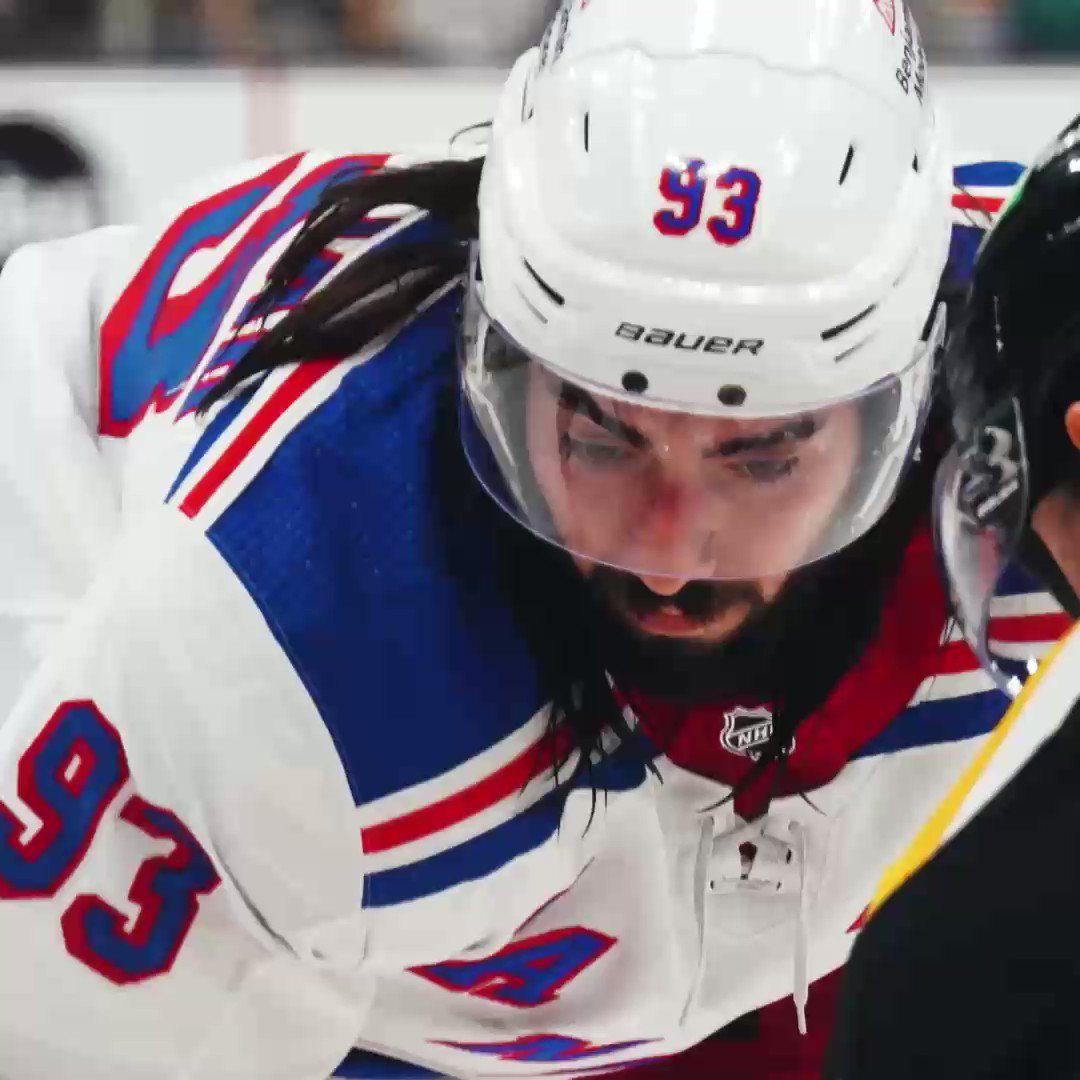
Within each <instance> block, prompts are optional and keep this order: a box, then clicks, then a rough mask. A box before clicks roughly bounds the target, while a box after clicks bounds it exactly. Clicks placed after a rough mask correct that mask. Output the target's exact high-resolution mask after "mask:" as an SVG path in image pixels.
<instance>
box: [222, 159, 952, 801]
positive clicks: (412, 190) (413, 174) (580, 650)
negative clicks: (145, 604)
mask: <svg viewBox="0 0 1080 1080" xmlns="http://www.w3.org/2000/svg"><path fill="white" fill-rule="evenodd" d="M482 168H483V159H482V158H477V159H473V160H468V161H455V160H448V161H438V162H434V163H429V164H421V165H415V166H411V167H405V168H400V169H387V170H383V171H379V172H375V173H370V174H366V175H363V176H360V177H354V178H349V179H345V180H343V181H341V182H338V183H336V184H334V185H332V186H330V187H328V188H327V190H326V191H325V193H324V194H323V196H322V198H321V200H320V202H319V203H318V205H317V206H316V208H315V209H314V211H313V212H312V213H311V214H310V216H309V217H308V219H307V221H306V223H305V224H304V225H303V227H302V228H301V230H300V231H299V232H298V234H297V235H296V237H295V238H294V239H293V241H292V243H291V244H290V245H289V247H288V248H287V249H286V251H285V252H284V254H283V255H282V256H281V258H280V259H279V260H278V262H277V263H276V264H275V266H274V267H273V269H272V270H271V272H270V274H269V276H268V280H267V283H266V286H265V288H264V290H263V292H262V294H261V295H260V297H259V299H258V301H257V307H256V317H257V316H258V314H259V313H261V314H263V315H266V314H269V313H270V312H271V311H273V310H274V309H275V307H276V306H277V304H278V303H279V302H280V300H281V298H282V297H284V296H285V295H286V293H287V292H288V291H289V287H290V285H291V284H292V283H293V282H295V281H296V280H297V279H298V278H300V277H301V275H302V274H303V273H304V271H305V269H306V267H307V266H308V264H309V263H310V261H311V260H312V259H314V258H316V257H318V256H319V255H320V253H321V252H322V251H323V249H324V248H326V246H327V245H328V244H330V243H331V242H333V241H334V240H337V239H339V238H340V237H342V236H344V235H347V234H348V232H349V230H350V229H351V228H355V227H356V225H357V224H358V223H359V222H360V221H361V220H362V219H363V218H364V217H365V216H366V215H368V214H370V213H371V212H372V211H374V210H379V209H382V208H384V207H389V206H411V207H415V208H416V209H418V210H420V211H426V213H427V215H428V219H429V221H430V223H431V225H432V226H434V229H433V231H432V233H431V234H430V235H427V236H426V237H425V238H424V239H423V240H417V241H412V242H408V241H406V242H400V243H396V244H384V245H379V244H377V245H374V246H372V247H371V248H369V249H368V250H366V251H365V252H363V253H362V254H361V255H360V256H359V257H357V258H356V259H355V261H353V262H352V263H351V264H350V265H349V266H348V267H347V268H346V269H344V270H343V271H342V272H341V273H340V274H339V275H338V276H337V277H335V278H334V279H332V280H331V281H330V283H329V284H327V285H326V286H325V287H324V288H323V289H321V290H320V291H318V292H316V293H314V294H313V295H311V296H309V297H308V298H307V299H306V300H305V301H303V302H302V303H301V304H299V305H298V306H296V307H294V308H293V309H292V310H291V311H289V313H288V314H287V315H286V316H285V317H284V318H282V319H281V321H280V322H278V323H276V324H275V325H274V326H273V327H272V328H271V329H269V330H267V331H266V332H265V333H264V334H263V335H262V336H261V337H259V338H258V339H257V340H256V341H255V343H254V344H253V345H252V347H251V348H250V349H249V350H248V351H247V353H246V354H245V355H244V356H243V357H242V358H241V359H240V361H239V362H238V363H237V364H236V365H235V366H234V367H233V368H232V370H231V371H229V373H228V374H227V375H226V377H225V378H223V379H222V380H221V382H220V383H218V384H217V386H216V387H215V388H214V389H213V390H212V391H211V393H210V394H209V395H208V396H207V397H206V398H205V400H204V402H203V405H202V409H203V410H208V409H211V408H213V407H214V406H215V405H216V404H217V403H218V402H220V401H221V400H222V399H224V398H225V397H227V396H228V395H230V394H231V393H232V392H233V391H235V390H236V389H237V388H238V387H239V386H240V385H241V384H244V383H246V382H248V381H249V380H251V379H254V378H256V377H258V376H260V375H261V374H263V373H266V372H269V371H271V370H273V369H275V368H278V367H281V366H283V365H287V364H294V363H302V362H304V361H306V360H312V359H319V360H325V359H330V358H335V357H340V358H344V357H347V356H350V355H352V354H354V353H356V352H358V351H360V350H361V349H363V348H364V347H365V346H367V345H369V344H370V343H371V342H372V341H373V340H374V339H376V338H377V337H379V336H380V335H382V334H383V333H385V332H387V331H388V330H390V329H392V328H393V326H395V325H396V324H398V323H399V322H400V321H402V320H403V319H405V318H407V317H408V316H409V315H410V314H411V313H413V312H414V310H415V309H416V307H417V305H418V304H419V303H420V302H421V301H423V300H424V299H425V298H426V297H428V296H429V295H431V294H432V293H433V292H434V291H436V290H438V289H440V288H442V287H444V286H446V285H448V284H450V283H451V282H453V281H454V280H455V279H456V278H459V277H461V276H462V275H464V274H465V272H466V270H467V262H468V257H469V246H470V244H471V243H472V242H473V241H474V240H475V239H476V237H477V232H478V209H477V201H478V191H479V184H480V176H481V171H482ZM448 362H449V361H448ZM447 385H448V387H450V390H451V392H449V393H448V394H447V400H446V402H445V408H444V410H443V416H444V419H445V423H444V425H443V426H444V428H445V432H444V433H443V438H442V439H441V440H440V445H441V449H442V452H443V453H444V454H445V453H447V451H448V452H449V454H450V455H451V458H447V461H448V463H449V464H448V466H447V467H452V468H454V469H455V470H456V482H455V484H454V485H453V490H454V491H455V495H454V499H453V502H454V505H453V507H447V508H445V512H452V513H455V514H468V515H475V516H483V517H484V518H486V522H487V527H490V528H491V529H494V530H498V532H499V545H498V547H499V550H500V551H501V552H502V555H501V557H500V559H499V560H498V565H497V566H496V567H494V568H493V572H494V573H496V574H499V575H500V585H501V587H502V588H503V589H504V591H505V595H506V596H507V599H508V602H509V603H510V604H511V605H512V608H513V610H514V611H515V613H516V616H517V619H518V622H519V624H520V625H521V627H522V630H523V633H524V634H525V635H526V638H527V640H528V642H529V645H530V647H531V649H532V651H533V654H534V656H535V658H536V662H537V665H538V670H539V672H540V676H541V682H542V686H543V688H544V690H545V691H546V693H547V694H548V696H549V698H550V700H551V701H552V702H553V708H552V711H551V724H552V731H554V729H555V727H556V726H557V725H559V724H564V723H565V724H566V725H567V726H568V728H569V730H570V731H571V732H572V734H573V737H574V741H575V743H576V745H577V746H578V747H579V748H580V749H581V751H582V754H581V762H582V765H581V767H582V768H585V769H589V770H591V768H592V764H591V763H592V761H593V760H596V759H600V758H602V757H603V755H604V751H603V747H602V737H603V735H604V733H605V731H606V730H612V731H614V732H615V734H616V735H618V736H619V737H620V740H621V742H622V743H624V744H625V743H629V744H630V745H631V746H633V745H637V746H639V747H640V746H642V743H641V741H640V737H639V736H638V735H637V733H636V730H635V729H632V728H631V726H630V725H628V724H627V722H626V721H625V719H624V717H623V713H622V710H621V709H620V707H619V706H618V704H617V703H616V701H615V698H614V696H613V694H612V691H611V688H610V684H609V680H608V674H607V673H608V672H609V671H612V670H615V671H616V674H617V668H618V663H617V658H613V657H612V655H611V654H610V652H609V650H608V649H607V648H605V640H606V638H607V637H608V636H610V635H609V632H611V631H613V630H614V627H613V626H612V625H611V623H610V621H609V622H607V623H605V621H604V617H603V615H598V611H597V606H598V605H597V604H596V602H595V600H594V598H593V596H592V595H591V592H590V590H589V589H588V587H586V586H585V585H584V584H583V583H582V581H581V578H580V576H579V575H578V573H577V571H576V570H575V568H574V567H573V565H572V563H571V562H570V560H569V558H568V557H566V556H565V555H564V554H563V553H562V552H560V551H558V550H557V549H555V548H552V547H551V546H549V545H547V544H545V543H544V542H542V541H540V540H537V539H536V538H534V537H533V536H532V535H530V534H529V533H528V532H526V530H524V529H522V528H520V527H519V526H517V525H516V524H514V523H512V522H511V521H510V520H509V518H508V517H507V516H506V515H504V514H503V513H502V512H501V511H498V510H497V509H496V508H495V507H494V504H493V503H492V502H491V500H489V499H488V498H487V496H486V495H485V494H484V493H483V492H482V491H481V490H480V487H479V484H478V483H477V482H476V481H475V480H473V479H472V476H471V473H469V470H468V468H467V466H465V464H464V462H463V460H462V459H463V454H462V453H461V451H460V449H452V448H449V441H450V440H454V441H455V442H456V441H457V402H456V394H455V393H454V392H453V378H452V374H451V377H450V378H449V379H448V381H447ZM934 427H935V425H934V424H933V423H932V424H931V431H930V433H929V435H928V437H927V438H926V439H924V445H923V452H922V456H921V460H919V461H917V462H916V464H915V465H914V466H913V469H912V472H911V473H910V474H909V475H908V477H907V479H906V481H905V483H904V484H903V485H902V486H901V489H900V492H899V494H898V497H897V499H896V501H895V502H894V504H893V505H892V507H891V508H890V509H889V511H888V512H887V513H886V514H885V515H884V517H883V518H882V519H881V521H879V522H878V524H877V525H876V526H875V527H874V528H872V529H871V530H870V531H869V532H868V533H867V534H866V535H865V536H863V537H862V538H861V539H860V540H858V541H857V542H856V543H854V544H852V545H850V546H849V547H848V548H847V549H846V550H844V551H843V552H841V553H840V554H838V555H836V556H834V557H832V558H830V559H828V560H825V561H823V562H822V563H820V564H818V565H816V566H814V567H812V568H809V569H807V570H804V571H801V572H799V573H797V574H795V575H793V577H792V579H791V580H790V581H789V582H788V584H787V586H786V587H785V589H784V591H783V594H782V596H781V597H780V599H779V600H778V601H777V602H776V603H775V604H773V605H772V606H771V607H770V610H769V611H768V613H767V614H766V615H765V616H764V617H763V618H761V619H759V620H757V624H756V625H755V626H754V627H753V628H752V629H751V630H750V631H748V632H747V633H743V634H740V635H738V637H737V639H736V640H735V641H734V642H732V643H731V645H730V646H725V647H724V649H722V650H720V651H719V652H718V654H717V659H716V664H717V665H718V667H719V668H722V669H723V672H719V675H720V678H719V680H718V684H719V685H723V686H725V687H728V688H729V689H738V688H740V687H743V688H745V687H747V686H750V687H752V688H753V692H757V693H762V694H764V695H767V698H768V700H771V701H772V702H773V705H774V713H775V715H774V725H773V735H772V739H771V742H770V744H769V746H768V747H766V748H765V750H764V752H763V754H762V756H761V758H760V760H759V762H758V765H757V767H756V769H755V775H756V774H757V773H758V772H760V771H762V770H764V769H766V768H768V767H769V766H770V765H771V764H772V763H774V762H776V761H778V760H782V759H783V758H784V757H785V756H786V754H787V752H788V748H789V747H790V745H791V742H792V739H793V737H794V735H795V731H796V729H797V727H798V726H799V724H800V723H801V722H802V721H803V720H805V719H806V718H807V717H809V716H810V715H811V714H812V713H814V712H815V711H816V710H817V709H818V708H820V707H821V705H823V704H824V702H825V700H826V699H827V698H828V696H829V694H830V693H831V691H832V690H833V688H834V687H835V686H836V685H837V683H838V682H839V681H840V679H841V678H842V677H843V676H844V674H845V673H846V672H847V671H849V670H850V669H851V667H852V666H853V665H854V664H855V662H856V661H857V660H858V659H859V657H860V656H861V655H862V653H863V651H864V650H865V649H866V647H867V646H868V645H869V644H870V642H871V641H872V640H873V638H874V637H875V635H876V634H877V631H878V627H879V624H880V620H881V613H882V610H883V607H884V603H885V600H886V597H887V595H888V593H889V591H890V589H891V588H892V585H893V583H894V581H895V579H896V577H897V574H898V572H899V569H900V565H901V561H902V558H903V555H904V552H905V550H906V549H907V546H908V543H909V541H910V539H911V537H912V536H913V534H914V533H915V531H916V530H917V529H918V528H919V527H920V525H921V524H922V522H923V521H924V518H925V515H926V513H927V510H928V507H929V505H930V493H931V486H932V478H933V472H934V467H935V463H936V455H935V454H934V453H933V447H934V445H935V441H936V437H935V432H934ZM463 477H467V478H466V479H463ZM462 483H464V484H466V485H467V487H466V495H465V497H464V498H462V497H461V484H462ZM613 661H615V662H613ZM594 790H595V788H594Z"/></svg>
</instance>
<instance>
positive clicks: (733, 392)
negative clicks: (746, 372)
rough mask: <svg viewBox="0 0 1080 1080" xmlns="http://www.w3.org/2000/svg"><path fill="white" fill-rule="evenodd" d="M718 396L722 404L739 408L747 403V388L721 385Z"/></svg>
mask: <svg viewBox="0 0 1080 1080" xmlns="http://www.w3.org/2000/svg"><path fill="white" fill-rule="evenodd" d="M716 397H717V400H718V401H719V402H720V404H721V405H727V406H728V407H729V408H732V409H737V408H738V407H739V406H740V405H745V404H746V389H745V388H744V387H742V386H721V387H720V391H719V393H718V394H717V395H716Z"/></svg>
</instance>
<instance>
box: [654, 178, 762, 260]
mask: <svg viewBox="0 0 1080 1080" xmlns="http://www.w3.org/2000/svg"><path fill="white" fill-rule="evenodd" d="M704 168H705V162H704V161H702V160H701V159H699V158H694V159H693V160H691V161H688V162H686V163H685V164H683V165H682V166H680V167H674V168H673V167H668V168H666V169H664V171H663V172H662V173H661V174H660V194H661V195H663V197H664V198H665V199H666V200H667V201H668V202H669V203H674V204H676V205H677V206H678V209H677V210H673V209H671V207H670V206H669V207H665V208H664V209H663V210H659V211H657V213H656V215H655V216H654V218H653V222H654V223H655V225H656V228H657V230H658V231H659V232H660V233H662V234H663V235H664V236H687V235H689V234H690V233H692V232H693V231H694V230H695V229H696V228H697V227H698V226H699V225H700V224H701V219H702V216H703V215H704V212H705V202H706V193H707V191H708V181H707V177H705V176H704V175H702V173H703V170H704ZM713 186H714V187H715V188H716V189H717V190H718V191H720V192H723V193H724V199H723V202H722V203H721V205H720V206H719V208H718V209H719V213H717V214H714V215H713V216H711V217H709V218H708V219H707V220H706V222H705V225H706V227H707V228H708V230H709V234H710V235H711V236H712V238H713V240H714V241H716V243H718V244H723V245H724V246H725V247H733V246H734V245H735V244H741V243H742V242H743V241H744V240H745V239H746V238H747V237H748V236H749V235H750V233H751V232H752V231H753V228H754V217H755V215H756V214H757V204H758V199H759V198H760V196H761V177H760V176H758V174H757V173H756V172H754V171H753V170H752V169H742V168H732V169H728V170H727V172H725V173H722V174H721V175H720V176H718V177H717V178H716V181H715V183H714V185H713Z"/></svg>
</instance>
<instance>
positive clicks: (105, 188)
mask: <svg viewBox="0 0 1080 1080" xmlns="http://www.w3.org/2000/svg"><path fill="white" fill-rule="evenodd" d="M747 2H748V3H753V2H754V0H747ZM793 2H797V0H793ZM865 2H866V3H867V4H871V3H873V4H875V5H876V6H877V7H878V8H879V9H881V10H882V12H883V14H884V13H885V12H889V14H887V15H886V21H889V20H890V19H892V20H894V34H896V36H897V37H898V45H900V47H901V48H902V43H900V42H899V36H900V35H899V31H898V29H897V28H896V27H895V20H896V18H897V17H898V14H899V13H898V12H897V11H896V8H899V6H900V5H901V3H902V2H903V0H865ZM910 4H911V7H912V8H913V9H914V11H915V15H916V17H917V19H918V22H919V25H920V26H921V28H922V31H923V37H924V40H925V43H926V46H927V50H928V52H929V54H930V61H931V70H932V74H931V79H932V85H933V86H934V87H935V89H936V92H937V95H938V98H939V100H940V101H942V102H943V104H944V105H945V107H946V111H947V112H948V113H949V114H950V115H951V117H952V119H953V123H954V126H955V127H956V128H957V131H958V141H959V142H960V144H961V147H962V151H963V154H964V155H965V156H968V157H971V156H981V157H988V156H989V157H1012V158H1023V157H1024V156H1027V155H1030V154H1032V153H1034V152H1035V151H1036V150H1037V149H1038V147H1039V146H1040V145H1041V144H1042V143H1043V142H1044V141H1045V140H1046V139H1047V138H1048V136H1049V135H1051V134H1052V133H1053V131H1054V129H1055V127H1058V126H1060V125H1061V124H1063V123H1065V122H1066V121H1067V120H1068V119H1069V118H1071V116H1072V115H1073V114H1074V113H1075V112H1077V111H1080V81H1078V79H1077V74H1078V73H1080V0H910ZM557 7H558V0H0V263H2V262H3V260H4V257H5V254H6V253H8V252H10V251H11V250H12V249H13V248H14V247H15V246H17V245H18V244H20V243H23V242H26V241H28V240H33V239H39V238H43V237H46V236H52V235H61V234H65V233H69V232H72V231H75V230H77V229H82V228H85V227H88V226H90V225H93V224H96V223H99V222H108V221H121V220H131V219H133V218H138V217H145V216H146V215H147V214H149V213H151V212H152V210H153V208H154V207H155V206H157V205H158V204H159V203H160V202H161V200H162V199H164V198H166V197H167V196H169V195H170V193H173V194H175V193H176V192H177V190H178V189H179V190H180V191H182V190H183V189H184V187H185V185H187V184H188V183H190V182H192V181H194V180H195V179H196V178H198V177H200V176H204V175H205V174H207V173H212V172H215V171H217V170H220V169H221V168H223V167H226V166H228V165H229V164H231V163H234V162H238V161H241V160H243V159H246V158H250V157H253V156H261V155H264V154H271V153H278V152H282V151H286V150H293V149H302V148H310V147H318V148H325V149H331V150H338V149H343V150H351V151H360V152H377V151H392V150H396V149H402V148H410V147H414V146H416V145H418V144H422V145H425V146H426V145H428V144H432V143H437V144H439V145H441V146H445V144H446V140H447V139H448V138H450V137H451V136H452V134H453V133H454V132H455V131H457V130H459V129H460V128H462V127H464V126H466V125H468V124H470V123H475V122H477V121H483V120H485V119H488V118H489V117H490V116H491V111H492V106H493V102H494V100H495V95H496V93H497V90H498V87H499V84H500V82H501V80H502V78H503V73H504V70H505V68H506V66H507V65H508V64H509V63H510V61H511V60H512V59H513V57H514V56H515V55H516V54H517V53H518V52H519V51H521V50H522V49H523V48H524V47H526V46H527V45H528V44H530V43H532V42H533V41H535V40H537V39H538V37H539V35H540V33H541V30H542V27H543V25H544V23H545V21H546V20H547V19H549V18H550V17H551V15H552V13H553V11H554V10H555V9H556V8H557Z"/></svg>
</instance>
